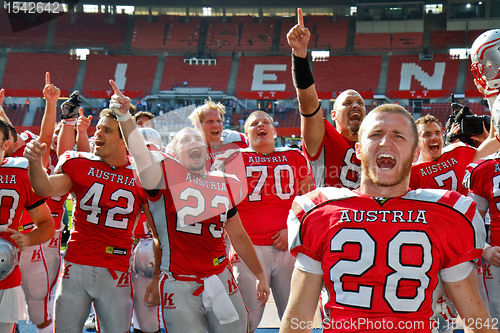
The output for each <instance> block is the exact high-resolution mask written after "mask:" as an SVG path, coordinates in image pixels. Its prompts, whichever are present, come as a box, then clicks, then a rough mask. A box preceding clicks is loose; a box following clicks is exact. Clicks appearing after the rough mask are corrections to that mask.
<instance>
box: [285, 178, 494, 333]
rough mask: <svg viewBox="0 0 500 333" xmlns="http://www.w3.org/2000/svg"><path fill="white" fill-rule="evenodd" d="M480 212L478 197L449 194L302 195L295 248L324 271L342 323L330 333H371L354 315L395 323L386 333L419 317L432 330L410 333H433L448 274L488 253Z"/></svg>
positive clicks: (292, 224) (292, 219)
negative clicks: (439, 289)
mask: <svg viewBox="0 0 500 333" xmlns="http://www.w3.org/2000/svg"><path fill="white" fill-rule="evenodd" d="M475 212H476V205H475V203H474V202H473V201H472V200H471V199H470V198H466V197H463V196H461V195H460V194H459V193H457V192H454V191H444V190H417V191H410V192H408V193H407V194H406V195H404V196H402V197H397V198H372V197H368V196H365V195H362V194H360V193H357V192H356V191H354V192H353V191H350V190H348V189H335V188H319V189H317V190H315V191H312V192H310V193H308V194H306V195H304V196H299V197H297V198H295V201H294V203H293V205H292V212H291V213H290V216H289V219H288V228H289V235H291V237H290V251H291V253H292V254H293V255H297V254H299V253H301V254H304V255H306V256H307V257H309V258H311V259H312V260H313V261H314V262H315V266H314V267H315V268H314V269H315V270H317V271H318V272H317V273H316V274H321V272H322V275H323V282H324V284H325V287H326V288H327V290H328V292H329V295H330V299H329V300H328V301H327V302H325V308H326V310H327V312H329V313H330V315H329V316H330V318H329V319H330V322H329V323H332V325H333V324H335V326H334V327H331V326H329V324H328V323H327V324H326V325H325V328H324V332H366V331H370V329H369V328H368V327H366V326H363V325H361V324H362V322H356V323H355V324H357V325H353V324H352V319H353V318H365V319H367V320H368V321H372V324H373V323H374V322H376V323H378V324H381V322H382V320H384V321H385V322H391V325H385V329H384V327H382V326H380V325H378V324H377V326H376V327H378V328H380V331H381V332H392V331H395V330H397V328H402V326H400V325H401V324H404V323H406V322H407V321H408V320H409V319H411V321H412V322H413V323H416V322H417V321H418V322H421V323H422V325H425V328H423V326H422V327H420V329H414V327H412V329H408V327H406V329H405V330H404V331H406V332H417V331H418V332H430V331H431V329H430V328H431V327H432V324H433V322H432V321H430V318H431V316H432V314H433V312H432V307H431V305H432V293H433V291H434V289H435V287H436V285H437V283H438V273H439V272H440V270H442V269H446V268H449V267H453V266H456V265H457V264H460V263H463V262H467V261H470V260H473V259H476V258H480V257H481V255H482V247H483V245H484V237H485V231H484V226H483V225H482V221H481V219H480V218H478V217H476V218H475V219H474V217H475V215H477V214H475ZM342 323H343V324H344V325H341V324H342ZM403 327H404V326H403ZM387 328H392V329H387ZM372 331H373V329H372ZM377 332H379V330H378V329H377Z"/></svg>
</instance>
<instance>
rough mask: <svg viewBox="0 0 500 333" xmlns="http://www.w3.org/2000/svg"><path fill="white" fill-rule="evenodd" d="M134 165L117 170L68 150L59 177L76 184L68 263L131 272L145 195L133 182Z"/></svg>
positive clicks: (67, 254) (81, 153) (63, 158)
mask: <svg viewBox="0 0 500 333" xmlns="http://www.w3.org/2000/svg"><path fill="white" fill-rule="evenodd" d="M134 170H135V167H134V166H133V165H132V164H130V163H129V164H127V165H125V166H122V167H119V168H114V167H112V166H110V165H109V164H106V163H104V162H103V161H102V160H101V159H100V158H99V157H98V156H96V155H94V154H91V153H85V152H77V151H67V152H65V153H64V154H63V155H61V156H60V159H59V163H58V164H57V166H56V169H55V173H56V174H57V173H65V174H67V175H68V176H69V177H70V178H71V181H72V182H73V186H72V188H71V192H72V193H73V197H74V203H73V218H72V220H73V226H74V230H72V232H71V237H70V239H69V241H68V246H67V250H66V256H65V260H67V261H69V262H72V263H75V264H80V265H88V266H97V267H106V268H109V269H113V270H116V271H120V272H127V271H128V270H129V264H130V262H129V261H130V255H131V253H132V245H133V237H132V232H133V230H134V228H135V224H136V222H137V217H138V214H139V212H140V210H141V206H142V205H143V204H144V202H145V193H144V190H143V189H142V188H140V186H139V184H138V183H136V181H135V179H134Z"/></svg>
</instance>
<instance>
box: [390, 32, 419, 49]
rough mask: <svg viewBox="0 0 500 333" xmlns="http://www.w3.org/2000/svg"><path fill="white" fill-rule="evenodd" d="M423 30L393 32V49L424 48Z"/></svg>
mask: <svg viewBox="0 0 500 333" xmlns="http://www.w3.org/2000/svg"><path fill="white" fill-rule="evenodd" d="M423 37H424V33H423V32H397V33H394V34H392V44H391V48H392V49H393V50H400V49H405V50H415V51H419V50H420V49H421V48H422V39H423Z"/></svg>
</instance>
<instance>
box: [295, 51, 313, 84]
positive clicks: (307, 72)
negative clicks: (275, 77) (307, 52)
mask: <svg viewBox="0 0 500 333" xmlns="http://www.w3.org/2000/svg"><path fill="white" fill-rule="evenodd" d="M292 79H293V85H294V86H295V87H296V88H299V89H307V88H309V87H310V86H312V85H313V84H314V77H313V74H312V71H311V67H309V61H308V60H307V56H306V57H305V58H301V57H297V56H296V55H295V54H293V53H292Z"/></svg>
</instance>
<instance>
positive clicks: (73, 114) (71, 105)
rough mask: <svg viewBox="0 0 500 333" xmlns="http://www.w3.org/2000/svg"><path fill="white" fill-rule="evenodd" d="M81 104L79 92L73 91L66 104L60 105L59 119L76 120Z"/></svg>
mask: <svg viewBox="0 0 500 333" xmlns="http://www.w3.org/2000/svg"><path fill="white" fill-rule="evenodd" d="M81 104H82V102H81V101H80V92H79V91H78V90H75V91H73V93H71V95H70V97H69V99H68V100H66V102H64V103H62V104H61V119H69V118H78V114H79V113H78V108H79V107H80V105H81Z"/></svg>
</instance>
